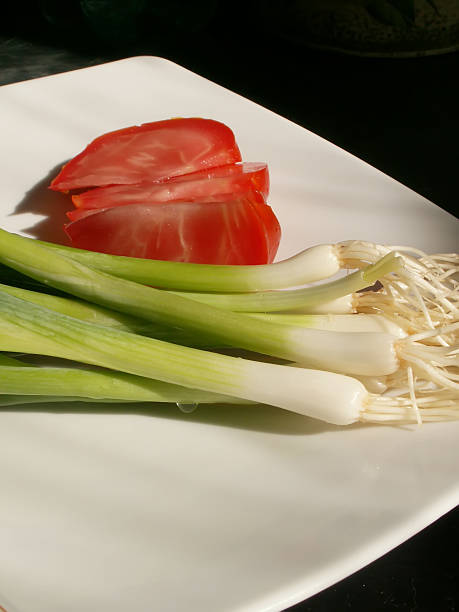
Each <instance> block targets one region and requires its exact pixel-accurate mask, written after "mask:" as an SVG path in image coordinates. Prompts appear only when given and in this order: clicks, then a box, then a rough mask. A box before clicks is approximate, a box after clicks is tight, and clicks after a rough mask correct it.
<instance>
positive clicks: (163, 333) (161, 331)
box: [0, 284, 215, 347]
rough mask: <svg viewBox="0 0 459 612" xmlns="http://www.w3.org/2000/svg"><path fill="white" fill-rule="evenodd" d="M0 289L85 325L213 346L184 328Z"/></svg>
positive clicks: (24, 291)
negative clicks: (89, 324) (84, 322)
mask: <svg viewBox="0 0 459 612" xmlns="http://www.w3.org/2000/svg"><path fill="white" fill-rule="evenodd" d="M0 290H2V291H4V292H5V293H8V294H9V295H14V296H15V297H18V298H20V299H22V300H26V301H27V302H32V303H34V304H37V305H38V306H43V307H44V308H49V309H50V310H54V311H56V312H60V313H61V314H65V315H68V316H69V317H74V318H75V319H80V320H81V321H87V322H88V323H96V324H98V325H104V326H105V327H113V328H116V329H119V330H122V331H128V332H132V333H134V334H141V335H142V336H151V337H152V338H158V339H159V340H166V341H167V342H175V343H176V344H186V345H187V346H199V347H208V346H212V345H213V344H215V343H213V342H212V340H211V338H206V337H205V335H204V334H200V335H199V336H198V335H196V334H193V333H191V332H187V331H186V330H184V329H178V328H172V327H167V326H165V325H160V324H158V323H153V322H152V321H146V320H144V319H139V318H137V317H133V316H130V315H127V314H123V313H121V312H117V311H116V310H110V309H108V308H103V307H102V306H98V305H97V304H92V303H90V302H86V301H84V300H79V299H76V298H70V297H61V296H55V295H50V294H47V293H40V292H38V291H31V290H29V289H21V288H19V287H10V286H8V285H2V284H0Z"/></svg>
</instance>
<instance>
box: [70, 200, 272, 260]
mask: <svg viewBox="0 0 459 612" xmlns="http://www.w3.org/2000/svg"><path fill="white" fill-rule="evenodd" d="M78 212H79V211H78ZM81 212H82V213H83V212H84V213H85V214H86V216H85V217H83V218H81V219H79V220H78V221H74V222H73V223H69V224H68V225H66V226H65V231H66V232H67V234H68V236H69V237H70V239H71V241H72V245H73V246H75V247H78V248H81V249H88V250H92V251H99V252H101V253H112V254H114V255H127V256H130V257H142V258H148V259H162V260H168V261H184V262H194V263H207V264H209V263H210V264H264V263H271V262H272V260H273V259H274V256H275V254H276V252H277V248H278V246H279V241H280V234H281V232H280V226H279V223H278V221H277V219H276V217H275V215H274V213H273V211H272V210H271V208H270V207H269V206H267V205H266V204H265V203H264V200H263V197H262V196H261V195H260V194H257V193H254V194H250V196H248V197H247V196H245V197H241V198H233V199H231V200H227V201H222V202H212V203H203V202H170V203H166V204H133V205H131V206H116V207H113V208H107V209H101V210H97V211H94V210H91V211H89V210H88V211H81Z"/></svg>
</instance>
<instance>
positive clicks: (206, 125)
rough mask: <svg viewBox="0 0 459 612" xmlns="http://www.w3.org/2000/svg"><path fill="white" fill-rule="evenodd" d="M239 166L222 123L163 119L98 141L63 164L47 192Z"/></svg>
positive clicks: (233, 142)
mask: <svg viewBox="0 0 459 612" xmlns="http://www.w3.org/2000/svg"><path fill="white" fill-rule="evenodd" d="M239 161H241V154H240V151H239V148H238V146H237V144H236V140H235V137H234V134H233V132H232V131H231V129H230V128H229V127H227V126H226V125H224V124H223V123H220V122H219V121H214V120H212V119H200V118H194V117H192V118H178V119H167V120H164V121H155V122H152V123H144V124H143V125H140V126H131V127H128V128H124V129H121V130H116V131H114V132H109V133H107V134H103V135H102V136H99V137H98V138H96V139H95V140H93V141H92V142H91V143H90V144H89V145H88V146H87V147H86V148H85V149H84V150H83V151H82V152H81V153H79V154H78V155H77V156H76V157H74V158H73V159H71V160H70V161H69V162H68V163H67V164H65V165H64V167H63V168H62V170H61V171H60V172H59V174H58V175H57V176H56V177H55V178H54V180H53V181H52V182H51V185H50V189H53V190H55V191H69V190H73V189H81V188H87V187H101V186H105V185H117V184H118V185H131V184H135V183H140V182H142V181H162V180H167V179H169V178H171V177H174V176H180V175H183V174H189V173H191V172H196V171H199V170H203V169H206V168H213V167H217V166H224V165H227V164H233V163H235V162H239Z"/></svg>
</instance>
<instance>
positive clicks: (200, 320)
mask: <svg viewBox="0 0 459 612" xmlns="http://www.w3.org/2000/svg"><path fill="white" fill-rule="evenodd" d="M391 258H392V259H391ZM0 261H2V262H3V263H5V264H7V265H10V266H11V267H13V268H14V269H16V270H18V271H20V272H22V273H24V274H27V275H29V276H31V277H32V278H35V279H37V280H39V281H40V282H44V283H45V284H49V285H51V286H54V287H57V288H58V289H61V290H63V291H67V292H69V293H71V294H73V295H76V296H77V297H82V298H84V299H87V300H89V301H91V302H95V303H97V304H99V305H101V306H105V307H108V308H113V309H115V310H117V311H120V312H124V313H127V314H130V315H134V316H137V317H140V318H144V319H147V320H150V321H154V322H156V323H160V324H164V325H169V326H172V327H181V328H184V329H187V330H189V331H191V332H193V333H198V334H199V333H204V334H206V335H208V336H210V337H212V338H213V340H214V341H215V342H217V343H223V344H224V345H230V346H233V347H237V348H243V349H246V350H249V351H255V352H258V353H263V354H266V355H271V356H273V357H280V358H282V359H287V360H291V361H295V362H299V363H304V364H307V365H308V366H309V367H317V368H322V369H330V370H335V371H336V370H338V371H348V373H350V374H373V373H375V374H383V373H388V372H385V371H384V372H380V371H379V370H378V371H376V372H373V371H371V372H368V371H366V363H365V359H363V356H362V346H361V343H367V342H368V343H369V342H370V341H371V339H370V338H363V337H357V336H356V337H355V338H354V340H355V342H350V340H349V338H346V339H345V340H344V339H343V338H342V337H340V333H339V332H325V331H322V330H309V329H303V330H301V332H302V334H298V333H297V328H295V327H289V326H287V325H282V324H275V323H267V322H264V321H260V320H256V319H253V318H251V317H248V316H245V315H242V314H238V313H234V312H228V311H224V310H222V309H219V308H214V307H212V306H208V305H206V304H200V303H198V302H196V301H194V300H191V299H187V298H184V297H181V296H177V295H174V294H173V293H170V292H167V291H162V290H158V289H153V288H151V287H146V286H144V285H139V284H137V283H133V282H131V281H127V280H123V279H120V278H117V277H114V276H110V275H108V274H104V273H102V272H97V271H96V270H92V269H91V268H88V267H87V266H84V265H82V264H79V263H77V262H76V261H72V260H70V259H68V258H66V257H63V256H61V255H59V254H57V253H56V252H53V251H51V250H50V249H47V248H46V247H43V246H41V245H39V244H38V243H37V242H35V241H33V240H31V239H28V238H23V237H21V236H17V235H15V234H9V233H8V232H5V231H4V230H0ZM398 263H399V262H398V258H397V257H395V256H394V255H392V254H389V255H388V256H387V257H386V258H385V261H384V265H382V266H380V264H375V265H376V268H377V271H378V272H379V271H380V270H379V268H380V267H381V272H382V271H383V270H386V269H387V268H389V269H391V270H392V269H393V268H394V266H398ZM359 272H360V274H363V275H364V276H365V274H366V272H365V270H364V271H359ZM370 276H371V274H370ZM361 280H362V279H361ZM365 282H368V280H365ZM343 333H344V334H345V332H343ZM345 335H348V334H345ZM354 354H355V357H356V359H357V361H356V362H354V361H353V355H354ZM381 359H382V360H383V361H384V355H382V356H381ZM357 362H358V363H357ZM346 364H347V365H351V364H352V369H351V370H346V367H347V366H346ZM362 366H363V370H364V371H362V370H361V367H362ZM383 369H384V370H385V369H386V362H385V361H384V365H383Z"/></svg>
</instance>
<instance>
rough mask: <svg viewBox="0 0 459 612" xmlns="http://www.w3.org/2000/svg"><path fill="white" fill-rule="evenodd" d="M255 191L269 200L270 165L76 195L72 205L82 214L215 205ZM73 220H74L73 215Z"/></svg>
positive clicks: (245, 165)
mask: <svg viewBox="0 0 459 612" xmlns="http://www.w3.org/2000/svg"><path fill="white" fill-rule="evenodd" d="M251 190H256V191H259V192H260V193H261V194H262V195H263V196H264V197H265V198H266V197H267V196H268V192H269V173H268V166H267V165H266V164H261V163H253V162H252V163H251V162H245V163H242V164H232V165H228V166H222V167H220V168H212V169H209V170H201V171H199V172H194V173H193V174H187V175H184V176H181V177H177V178H172V179H170V180H168V181H166V182H163V183H145V182H143V183H138V184H136V185H111V186H109V187H97V188H95V189H90V190H89V191H85V192H83V193H80V194H78V195H74V196H73V197H72V202H73V203H74V205H75V206H76V207H77V208H78V209H80V210H84V209H93V208H111V207H112V206H123V205H127V204H129V205H130V204H157V203H161V202H176V201H189V202H195V201H196V200H199V201H200V202H214V201H218V200H221V199H222V196H226V197H230V196H231V195H233V196H234V197H237V196H239V195H241V194H244V193H247V192H249V191H251ZM69 217H70V218H71V219H73V218H74V217H72V216H71V215H70V214H69ZM75 218H78V216H77V217H75Z"/></svg>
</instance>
